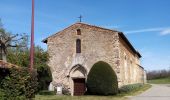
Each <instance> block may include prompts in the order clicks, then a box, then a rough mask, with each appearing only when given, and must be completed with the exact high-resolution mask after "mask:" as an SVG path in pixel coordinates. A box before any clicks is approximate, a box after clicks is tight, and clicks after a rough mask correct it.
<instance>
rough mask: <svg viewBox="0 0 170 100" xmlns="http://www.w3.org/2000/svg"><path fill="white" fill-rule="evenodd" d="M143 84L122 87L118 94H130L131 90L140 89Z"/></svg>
mask: <svg viewBox="0 0 170 100" xmlns="http://www.w3.org/2000/svg"><path fill="white" fill-rule="evenodd" d="M142 86H143V84H142V83H137V84H129V85H124V86H122V87H121V88H120V89H119V92H120V93H124V92H125V93H126V92H131V91H133V90H136V89H138V88H140V87H142Z"/></svg>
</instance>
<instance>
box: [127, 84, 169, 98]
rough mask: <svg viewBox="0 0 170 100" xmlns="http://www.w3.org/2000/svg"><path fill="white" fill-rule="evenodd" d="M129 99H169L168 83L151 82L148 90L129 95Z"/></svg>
mask: <svg viewBox="0 0 170 100" xmlns="http://www.w3.org/2000/svg"><path fill="white" fill-rule="evenodd" d="M130 100H170V84H164V85H163V84H159V85H158V84H157V85H156V84H153V85H152V87H151V88H150V89H149V90H147V91H145V92H144V93H142V94H140V95H137V96H134V97H130Z"/></svg>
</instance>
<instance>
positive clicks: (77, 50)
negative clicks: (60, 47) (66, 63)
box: [76, 39, 81, 53]
mask: <svg viewBox="0 0 170 100" xmlns="http://www.w3.org/2000/svg"><path fill="white" fill-rule="evenodd" d="M76 53H81V40H80V39H77V40H76Z"/></svg>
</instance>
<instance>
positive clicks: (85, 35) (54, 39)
mask: <svg viewBox="0 0 170 100" xmlns="http://www.w3.org/2000/svg"><path fill="white" fill-rule="evenodd" d="M77 29H80V30H81V35H77ZM77 39H80V40H81V53H76V40H77ZM47 46H48V53H49V56H50V59H49V62H48V65H49V66H50V68H51V72H52V78H53V84H64V85H65V86H66V87H67V88H68V89H69V91H71V93H73V88H74V87H73V80H72V78H74V77H84V78H85V79H87V75H88V73H89V71H90V69H91V67H92V66H93V65H94V64H95V63H97V62H98V61H104V62H106V63H108V64H109V65H110V66H111V67H112V69H113V70H114V71H115V72H116V75H117V77H118V82H119V87H120V86H122V85H126V84H132V83H139V82H142V80H141V79H142V75H143V74H144V73H143V72H144V71H143V69H142V67H140V60H139V57H138V56H137V54H135V53H134V52H133V51H132V50H131V48H130V47H129V46H128V45H127V43H126V42H125V41H124V40H123V39H122V37H121V36H120V35H119V33H118V31H113V30H109V29H105V28H101V27H97V26H92V25H88V24H83V23H76V24H73V25H71V26H69V27H68V28H66V29H64V30H62V31H60V32H58V33H57V34H54V35H52V36H50V37H49V38H47ZM80 66H81V67H80ZM78 67H80V68H78Z"/></svg>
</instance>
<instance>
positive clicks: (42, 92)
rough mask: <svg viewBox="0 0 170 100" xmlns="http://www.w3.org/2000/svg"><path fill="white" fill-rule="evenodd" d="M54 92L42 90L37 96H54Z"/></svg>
mask: <svg viewBox="0 0 170 100" xmlns="http://www.w3.org/2000/svg"><path fill="white" fill-rule="evenodd" d="M55 94H56V92H55V91H48V90H43V91H40V92H39V95H55Z"/></svg>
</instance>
